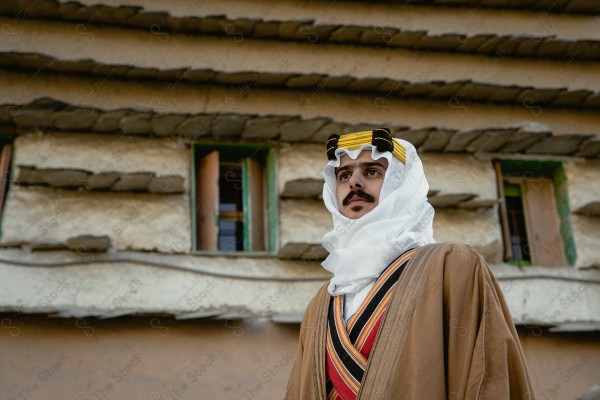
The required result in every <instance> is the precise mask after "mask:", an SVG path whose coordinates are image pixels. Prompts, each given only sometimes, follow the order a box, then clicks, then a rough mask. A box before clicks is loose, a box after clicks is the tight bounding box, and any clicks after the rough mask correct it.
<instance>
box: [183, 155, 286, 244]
mask: <svg viewBox="0 0 600 400" xmlns="http://www.w3.org/2000/svg"><path fill="white" fill-rule="evenodd" d="M193 151H194V171H195V173H194V183H193V184H194V188H195V191H194V196H193V202H194V204H195V208H194V209H195V212H194V213H193V216H192V219H193V221H194V229H195V230H194V233H195V235H194V239H193V240H194V245H195V249H196V250H200V251H215V252H248V253H250V252H273V251H275V245H276V232H275V231H276V229H275V226H276V223H277V222H276V217H277V208H276V207H277V193H276V190H275V186H276V185H275V155H274V151H273V150H271V149H270V148H269V147H267V146H250V145H216V144H195V145H194V146H193Z"/></svg>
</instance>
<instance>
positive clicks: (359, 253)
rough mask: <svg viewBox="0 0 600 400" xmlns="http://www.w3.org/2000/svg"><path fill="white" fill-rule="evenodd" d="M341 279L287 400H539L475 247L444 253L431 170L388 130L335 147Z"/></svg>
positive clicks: (331, 150) (312, 327)
mask: <svg viewBox="0 0 600 400" xmlns="http://www.w3.org/2000/svg"><path fill="white" fill-rule="evenodd" d="M327 155H328V158H329V163H328V164H327V165H326V166H325V168H324V178H325V186H324V188H323V200H324V202H325V205H326V207H327V209H328V210H329V212H331V214H332V217H333V226H334V228H333V230H332V231H331V232H329V233H327V234H326V235H325V236H324V237H323V246H324V247H325V248H326V249H327V250H328V251H329V256H328V257H327V259H326V260H325V261H324V262H323V263H322V265H323V267H324V268H325V269H327V270H328V271H330V272H331V273H332V274H333V277H332V278H331V280H330V281H329V283H328V284H326V285H324V286H323V287H322V288H321V289H320V290H319V292H318V293H317V294H316V296H315V297H314V298H313V300H312V301H311V302H310V304H309V306H308V308H307V310H306V313H305V315H304V320H303V322H302V326H301V328H300V343H299V346H298V354H297V356H296V362H295V365H294V368H293V370H292V373H291V376H290V381H289V383H288V388H287V393H286V398H287V399H302V400H309V399H343V400H349V399H369V400H373V399H423V400H425V399H427V400H430V399H440V400H442V399H456V400H459V399H532V398H533V390H532V386H531V381H530V378H529V376H528V372H527V367H526V364H525V358H524V355H523V352H522V349H521V346H520V344H519V339H518V336H517V333H516V330H515V327H514V325H513V322H512V320H511V317H510V314H509V311H508V307H507V305H506V302H505V300H504V298H503V296H502V293H501V291H500V288H499V286H498V284H497V282H496V280H495V279H494V277H493V275H492V273H491V272H490V270H489V268H488V266H487V264H486V262H485V260H484V259H483V258H482V257H481V256H480V255H479V254H478V253H476V252H475V251H474V250H472V249H471V248H470V247H468V246H465V245H460V244H434V243H435V241H434V239H433V229H432V222H433V215H434V210H433V208H432V207H431V205H430V204H429V203H428V201H427V192H428V189H429V185H428V183H427V180H426V179H425V175H424V172H423V167H422V164H421V160H420V159H419V157H418V155H417V153H416V150H415V148H414V147H413V146H412V145H411V144H410V143H408V142H406V141H403V140H399V139H393V138H392V137H391V135H390V132H389V130H387V129H376V130H374V131H372V132H358V133H353V134H348V135H343V136H341V137H339V136H337V135H332V136H331V137H330V138H329V140H328V142H327Z"/></svg>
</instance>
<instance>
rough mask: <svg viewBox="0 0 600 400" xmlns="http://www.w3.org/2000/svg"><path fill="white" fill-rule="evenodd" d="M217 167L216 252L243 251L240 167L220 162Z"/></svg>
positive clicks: (239, 164) (236, 163)
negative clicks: (217, 221) (217, 216)
mask: <svg viewBox="0 0 600 400" xmlns="http://www.w3.org/2000/svg"><path fill="white" fill-rule="evenodd" d="M219 167H220V168H219V230H218V231H219V233H218V235H219V239H218V250H220V251H242V250H244V239H243V234H244V231H243V225H244V221H243V208H244V205H243V196H242V166H241V163H239V162H232V161H225V162H221V164H220V166H219Z"/></svg>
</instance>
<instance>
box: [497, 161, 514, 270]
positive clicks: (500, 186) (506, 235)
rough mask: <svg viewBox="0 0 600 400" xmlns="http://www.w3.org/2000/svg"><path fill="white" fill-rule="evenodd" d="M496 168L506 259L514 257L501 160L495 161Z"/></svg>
mask: <svg viewBox="0 0 600 400" xmlns="http://www.w3.org/2000/svg"><path fill="white" fill-rule="evenodd" d="M494 167H495V168H496V185H497V188H498V197H499V198H500V203H499V204H498V212H499V213H500V226H501V227H502V238H503V243H504V261H508V260H510V259H511V258H512V256H513V255H512V249H511V247H510V229H509V225H508V213H507V212H506V198H505V197H504V175H503V174H502V166H501V165H500V163H499V162H495V163H494Z"/></svg>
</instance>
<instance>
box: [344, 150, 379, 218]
mask: <svg viewBox="0 0 600 400" xmlns="http://www.w3.org/2000/svg"><path fill="white" fill-rule="evenodd" d="M387 168H388V160H387V159H385V158H383V157H382V158H380V159H379V160H373V158H372V157H371V151H370V150H365V151H362V152H361V153H360V154H359V156H358V157H357V158H356V160H353V159H351V158H350V157H349V156H348V155H347V154H344V155H343V156H342V158H340V166H339V167H338V168H337V169H336V173H335V178H336V181H337V187H336V195H337V200H338V204H339V207H340V213H342V215H343V216H345V217H347V218H350V219H358V218H360V217H362V216H363V215H365V214H366V213H368V212H369V211H371V210H372V209H374V208H375V206H376V205H377V204H378V203H379V194H380V193H381V186H383V177H384V176H385V171H386V170H387Z"/></svg>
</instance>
